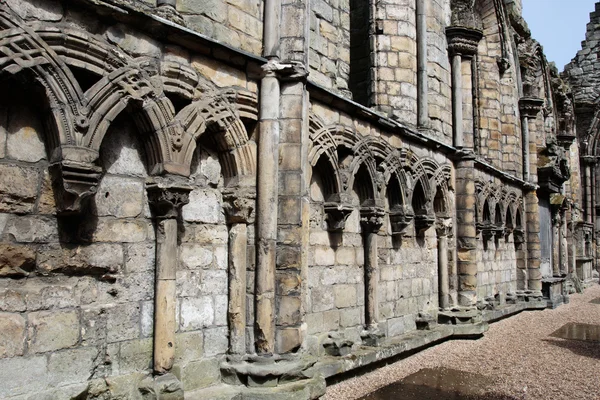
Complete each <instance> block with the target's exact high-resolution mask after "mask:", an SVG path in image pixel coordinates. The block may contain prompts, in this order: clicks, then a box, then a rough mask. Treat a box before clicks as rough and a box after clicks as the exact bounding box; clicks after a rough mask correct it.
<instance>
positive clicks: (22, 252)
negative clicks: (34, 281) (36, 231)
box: [0, 243, 35, 277]
mask: <svg viewBox="0 0 600 400" xmlns="http://www.w3.org/2000/svg"><path fill="white" fill-rule="evenodd" d="M34 268H35V250H34V249H33V248H31V247H29V246H22V245H18V244H8V243H0V276H11V277H22V276H27V275H29V273H30V272H31V271H33V270H34Z"/></svg>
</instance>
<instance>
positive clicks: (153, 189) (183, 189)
mask: <svg viewBox="0 0 600 400" xmlns="http://www.w3.org/2000/svg"><path fill="white" fill-rule="evenodd" d="M146 191H147V192H148V202H149V203H150V208H151V209H152V211H153V213H154V217H155V218H161V219H165V218H177V217H178V216H179V212H180V211H181V207H183V206H184V205H186V204H187V203H189V201H190V196H189V194H190V192H191V191H192V188H191V187H190V186H188V185H183V184H169V185H167V184H163V183H158V182H148V183H146Z"/></svg>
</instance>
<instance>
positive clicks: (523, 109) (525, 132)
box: [519, 97, 544, 182]
mask: <svg viewBox="0 0 600 400" xmlns="http://www.w3.org/2000/svg"><path fill="white" fill-rule="evenodd" d="M543 106H544V100H542V99H538V98H534V97H523V98H521V99H520V100H519V111H520V113H521V139H522V140H521V145H522V147H523V180H524V181H526V182H529V180H530V179H531V164H532V161H531V156H530V146H536V141H535V137H531V133H530V131H529V119H530V118H535V117H536V116H537V114H538V113H539V112H540V111H541V110H542V107H543Z"/></svg>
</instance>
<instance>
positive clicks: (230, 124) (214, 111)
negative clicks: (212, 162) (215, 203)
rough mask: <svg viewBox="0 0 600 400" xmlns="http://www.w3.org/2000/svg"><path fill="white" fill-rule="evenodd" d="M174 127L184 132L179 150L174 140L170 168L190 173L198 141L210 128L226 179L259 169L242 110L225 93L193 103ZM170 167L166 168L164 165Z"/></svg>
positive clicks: (176, 121) (185, 109) (184, 173)
mask: <svg viewBox="0 0 600 400" xmlns="http://www.w3.org/2000/svg"><path fill="white" fill-rule="evenodd" d="M172 126H173V128H174V129H176V130H177V132H179V135H181V146H180V147H179V148H180V150H178V149H177V145H176V142H173V143H172V146H173V149H174V150H178V151H177V152H174V153H173V158H172V161H171V163H172V164H171V166H169V167H170V168H172V169H173V172H175V173H179V174H181V175H188V174H189V169H190V165H191V161H192V157H193V154H194V151H195V149H196V142H197V140H198V139H199V138H200V137H201V136H202V135H204V134H205V133H206V132H207V131H208V132H211V133H212V136H211V138H212V140H213V141H214V144H215V147H216V148H217V150H218V151H219V154H220V156H221V161H222V164H223V171H224V174H225V177H226V178H230V177H233V176H242V175H253V174H255V172H256V157H255V150H254V149H253V148H252V147H251V146H250V145H249V143H248V133H247V131H246V127H245V126H244V124H243V122H242V120H241V119H240V116H239V112H238V110H237V108H236V107H234V106H233V105H232V104H231V103H230V102H229V100H228V99H227V97H226V96H225V95H223V93H215V94H213V95H212V96H207V97H205V98H203V99H200V100H197V101H194V102H192V103H191V104H190V105H188V106H187V107H185V108H184V109H183V110H181V111H180V112H179V113H178V114H177V116H176V117H175V119H174V121H173V124H172ZM165 169H167V168H165Z"/></svg>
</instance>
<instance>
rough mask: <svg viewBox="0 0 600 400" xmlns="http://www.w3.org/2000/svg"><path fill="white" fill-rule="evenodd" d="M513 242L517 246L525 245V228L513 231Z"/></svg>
mask: <svg viewBox="0 0 600 400" xmlns="http://www.w3.org/2000/svg"><path fill="white" fill-rule="evenodd" d="M513 241H514V242H515V244H523V243H525V231H524V230H523V228H515V229H514V230H513Z"/></svg>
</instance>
